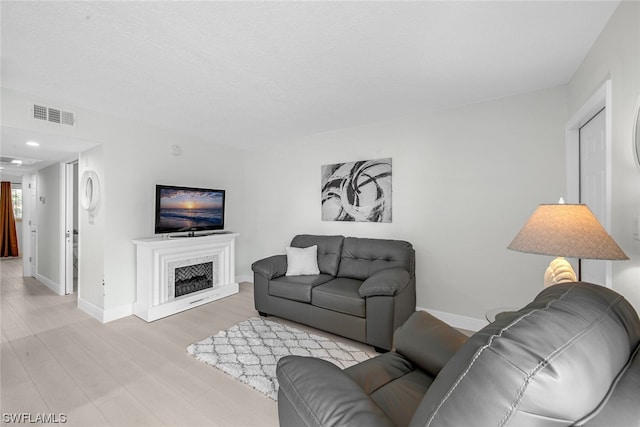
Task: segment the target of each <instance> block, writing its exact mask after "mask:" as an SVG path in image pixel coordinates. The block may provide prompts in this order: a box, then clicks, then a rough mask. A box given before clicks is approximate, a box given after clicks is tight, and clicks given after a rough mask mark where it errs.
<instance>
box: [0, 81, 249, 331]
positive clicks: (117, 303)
mask: <svg viewBox="0 0 640 427" xmlns="http://www.w3.org/2000/svg"><path fill="white" fill-rule="evenodd" d="M36 101H37V102H42V103H43V104H44V105H56V106H59V107H60V108H66V109H68V110H69V111H74V112H76V113H77V120H78V122H77V126H76V127H75V128H72V127H68V126H60V125H55V124H50V123H46V122H42V121H38V120H33V119H31V118H30V117H31V114H30V109H31V107H32V105H33V103H34V102H36ZM2 107H3V108H2V124H3V125H4V126H9V127H13V128H17V129H28V130H29V129H32V130H37V131H39V132H47V133H52V134H58V135H66V136H70V137H73V138H78V139H82V140H85V141H90V142H93V143H95V144H100V145H102V162H103V164H102V166H103V173H104V180H103V183H102V184H103V196H104V198H105V200H108V204H105V206H104V210H103V211H101V212H102V214H104V215H105V216H104V236H103V238H104V246H103V248H104V280H105V287H104V306H103V307H99V305H98V308H101V309H103V310H104V313H103V318H105V319H112V318H116V317H120V316H124V315H127V314H131V313H132V306H133V302H134V300H135V290H136V264H135V262H136V261H135V259H136V257H135V251H134V245H133V243H132V242H131V240H132V239H135V238H140V237H149V236H152V235H153V231H154V230H153V222H154V197H155V193H154V191H155V187H154V186H155V184H157V183H164V184H173V185H189V186H194V187H213V188H223V189H226V190H227V196H228V199H227V211H226V222H227V228H228V229H230V230H233V231H238V232H240V233H241V236H240V238H239V239H238V242H237V251H238V252H241V251H243V250H245V247H246V246H245V243H244V240H243V239H244V233H243V230H242V224H243V215H244V200H245V198H244V196H243V194H242V191H243V174H242V170H241V169H242V153H241V152H240V151H239V150H235V149H232V148H229V147H226V146H223V145H221V144H219V143H216V135H211V139H210V140H207V141H204V140H200V139H196V138H193V137H189V136H186V135H180V134H176V133H173V132H170V131H167V130H163V129H159V128H154V127H151V126H147V125H145V124H142V123H134V122H131V121H129V120H126V119H122V118H116V117H112V116H108V115H105V114H98V113H95V112H93V111H88V110H83V109H82V108H79V107H77V106H73V105H61V104H60V102H59V101H56V100H53V101H52V100H47V99H40V98H38V97H35V96H33V95H29V94H23V93H18V92H15V91H12V90H9V89H6V88H2ZM172 144H179V145H181V146H182V148H183V154H182V155H181V156H178V157H175V156H172V155H171V154H170V152H169V148H170V146H171V145H172ZM82 258H83V253H82V249H80V259H81V265H82ZM80 286H81V287H82V286H85V287H87V286H97V285H95V284H94V283H93V281H92V282H91V283H85V284H84V285H82V284H81V285H80ZM84 291H86V292H87V294H85V295H87V296H88V295H89V294H94V295H95V294H97V292H98V290H97V289H92V290H90V289H89V288H85V289H84V290H82V289H81V291H80V293H81V295H83V292H84ZM100 291H102V286H101V284H100ZM94 315H95V314H94Z"/></svg>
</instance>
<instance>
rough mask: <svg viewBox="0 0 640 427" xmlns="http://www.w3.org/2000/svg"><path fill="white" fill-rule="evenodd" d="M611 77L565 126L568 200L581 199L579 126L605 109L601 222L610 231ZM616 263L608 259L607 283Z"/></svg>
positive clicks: (605, 284) (577, 200)
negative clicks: (603, 182) (602, 216)
mask: <svg viewBox="0 0 640 427" xmlns="http://www.w3.org/2000/svg"><path fill="white" fill-rule="evenodd" d="M611 100H612V99H611V80H607V81H605V82H604V83H603V84H602V86H600V87H599V88H598V89H597V90H596V91H595V92H594V93H593V95H591V97H590V98H589V99H588V100H587V101H586V102H585V103H584V104H583V105H582V107H580V109H579V110H578V111H577V112H576V113H575V114H574V115H573V116H572V117H571V119H569V121H568V122H567V124H566V126H565V149H566V174H567V184H566V185H567V197H566V200H567V203H579V202H580V128H581V127H582V126H584V125H585V124H586V123H587V122H588V121H589V120H591V118H592V117H593V116H595V115H596V114H598V113H599V112H600V111H601V110H602V109H604V114H605V161H604V163H605V177H604V180H605V185H604V189H605V195H604V200H605V207H604V218H602V221H601V222H602V226H603V227H604V229H605V230H607V232H608V233H610V232H611V142H612V126H611V125H612V114H611V106H612V102H611ZM612 278H613V265H612V262H611V261H605V283H604V286H606V287H607V288H611V287H612Z"/></svg>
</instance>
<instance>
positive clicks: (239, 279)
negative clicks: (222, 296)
mask: <svg viewBox="0 0 640 427" xmlns="http://www.w3.org/2000/svg"><path fill="white" fill-rule="evenodd" d="M236 282H238V283H241V282H251V283H253V276H252V275H250V274H247V275H244V274H241V275H239V276H236Z"/></svg>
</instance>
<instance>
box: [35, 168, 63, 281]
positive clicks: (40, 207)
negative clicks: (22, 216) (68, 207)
mask: <svg viewBox="0 0 640 427" xmlns="http://www.w3.org/2000/svg"><path fill="white" fill-rule="evenodd" d="M36 180H37V181H36V218H37V222H36V224H37V231H36V233H37V236H38V237H37V239H38V247H37V249H36V250H37V256H36V259H37V275H36V277H37V278H38V280H40V281H42V282H44V283H45V284H46V285H47V286H48V287H49V288H51V289H52V290H53V291H54V292H59V287H60V285H61V271H60V262H61V257H62V254H61V253H60V242H61V239H62V231H61V229H60V220H61V216H60V214H61V208H62V206H61V204H60V195H61V192H62V191H63V190H62V186H61V185H62V182H61V176H60V164H59V163H56V164H53V165H51V166H49V167H47V168H44V169H40V170H39V171H38V174H37V177H36Z"/></svg>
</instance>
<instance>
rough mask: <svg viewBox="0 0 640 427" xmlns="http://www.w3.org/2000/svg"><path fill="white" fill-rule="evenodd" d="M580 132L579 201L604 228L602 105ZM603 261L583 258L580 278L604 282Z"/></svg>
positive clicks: (604, 131)
mask: <svg viewBox="0 0 640 427" xmlns="http://www.w3.org/2000/svg"><path fill="white" fill-rule="evenodd" d="M579 134H580V203H584V204H586V205H587V206H588V207H589V209H591V211H592V212H593V214H594V215H595V216H596V218H598V220H599V221H600V223H601V224H602V225H603V226H604V227H605V228H606V224H607V209H606V207H607V206H606V191H607V189H606V158H607V156H606V148H607V147H606V114H605V110H604V109H602V110H600V112H598V113H597V114H596V115H595V116H593V117H592V118H591V120H589V121H588V122H587V123H585V124H584V125H583V126H582V127H581V128H580V131H579ZM607 263H610V261H600V260H591V259H584V260H582V261H581V266H580V270H581V280H582V281H585V282H591V283H596V284H598V285H606V281H607Z"/></svg>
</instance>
